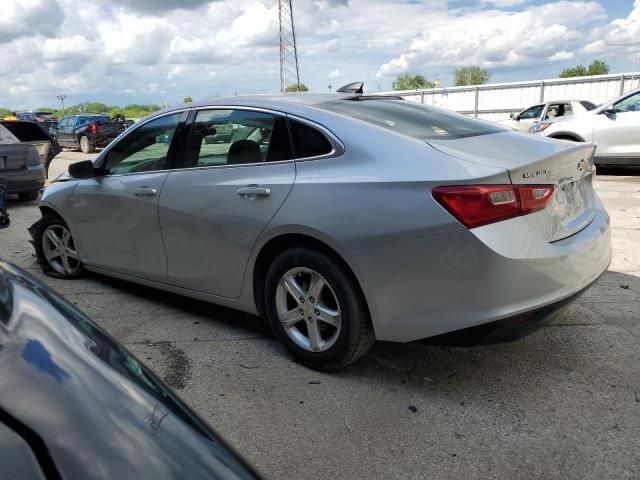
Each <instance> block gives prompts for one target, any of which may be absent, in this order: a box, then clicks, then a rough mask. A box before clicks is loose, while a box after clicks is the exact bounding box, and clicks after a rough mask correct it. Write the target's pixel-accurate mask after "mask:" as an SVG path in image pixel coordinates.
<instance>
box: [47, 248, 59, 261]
mask: <svg viewBox="0 0 640 480" xmlns="http://www.w3.org/2000/svg"><path fill="white" fill-rule="evenodd" d="M44 256H45V258H46V259H47V260H49V261H51V260H54V259H56V258H58V257H59V256H60V254H59V253H58V252H57V251H55V250H50V249H45V251H44Z"/></svg>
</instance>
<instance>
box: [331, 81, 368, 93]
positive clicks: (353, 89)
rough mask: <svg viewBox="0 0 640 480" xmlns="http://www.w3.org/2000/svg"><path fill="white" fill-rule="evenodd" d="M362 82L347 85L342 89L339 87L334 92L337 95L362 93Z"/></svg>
mask: <svg viewBox="0 0 640 480" xmlns="http://www.w3.org/2000/svg"><path fill="white" fill-rule="evenodd" d="M363 87H364V82H353V83H348V84H347V85H345V86H344V87H340V88H339V89H338V90H336V92H338V93H364V89H363Z"/></svg>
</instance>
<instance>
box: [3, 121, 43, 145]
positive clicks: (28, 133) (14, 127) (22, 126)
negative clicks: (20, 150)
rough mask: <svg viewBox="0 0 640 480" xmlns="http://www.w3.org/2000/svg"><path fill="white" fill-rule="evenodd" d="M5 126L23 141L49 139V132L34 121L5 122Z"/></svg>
mask: <svg viewBox="0 0 640 480" xmlns="http://www.w3.org/2000/svg"><path fill="white" fill-rule="evenodd" d="M4 126H5V127H6V128H7V130H9V131H10V132H11V133H13V134H14V135H15V136H16V138H17V139H18V140H20V141H21V142H43V141H48V140H49V134H48V133H47V132H45V131H44V130H43V129H42V127H40V125H38V124H37V123H33V122H15V121H14V122H5V123H4Z"/></svg>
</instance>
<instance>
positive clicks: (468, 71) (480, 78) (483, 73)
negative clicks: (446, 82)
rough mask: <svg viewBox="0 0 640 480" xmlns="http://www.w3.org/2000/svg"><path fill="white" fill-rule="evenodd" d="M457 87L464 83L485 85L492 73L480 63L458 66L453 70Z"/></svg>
mask: <svg viewBox="0 0 640 480" xmlns="http://www.w3.org/2000/svg"><path fill="white" fill-rule="evenodd" d="M453 77H454V80H455V85H456V87H462V86H464V85H483V84H485V83H487V82H488V81H489V79H490V78H491V74H490V73H489V72H488V71H487V70H484V69H482V68H480V67H479V66H478V65H469V66H468V67H460V68H456V69H455V71H454V72H453Z"/></svg>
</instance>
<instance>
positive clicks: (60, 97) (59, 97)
mask: <svg viewBox="0 0 640 480" xmlns="http://www.w3.org/2000/svg"><path fill="white" fill-rule="evenodd" d="M56 98H58V99H60V102H61V103H62V116H63V117H64V99H65V98H67V96H66V95H56Z"/></svg>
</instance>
